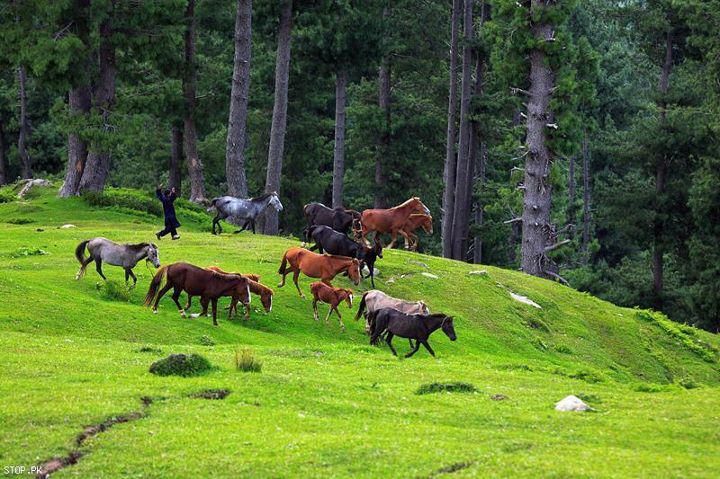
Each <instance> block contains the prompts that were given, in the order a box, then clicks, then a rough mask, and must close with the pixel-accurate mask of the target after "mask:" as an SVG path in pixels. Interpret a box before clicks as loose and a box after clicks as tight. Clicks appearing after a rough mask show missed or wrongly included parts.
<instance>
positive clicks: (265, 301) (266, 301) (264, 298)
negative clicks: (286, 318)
mask: <svg viewBox="0 0 720 479" xmlns="http://www.w3.org/2000/svg"><path fill="white" fill-rule="evenodd" d="M272 297H273V290H272V289H270V288H267V289H266V290H263V292H262V293H261V294H260V302H261V303H262V305H263V308H265V312H266V313H269V312H270V311H272Z"/></svg>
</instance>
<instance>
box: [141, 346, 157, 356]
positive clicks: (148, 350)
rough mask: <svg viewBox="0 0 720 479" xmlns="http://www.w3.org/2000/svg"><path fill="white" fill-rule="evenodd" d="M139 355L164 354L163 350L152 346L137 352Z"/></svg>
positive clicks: (144, 347)
mask: <svg viewBox="0 0 720 479" xmlns="http://www.w3.org/2000/svg"><path fill="white" fill-rule="evenodd" d="M135 352H137V353H153V354H162V352H163V351H162V349H160V348H154V347H152V346H143V347H141V348H140V349H138V350H136V351H135Z"/></svg>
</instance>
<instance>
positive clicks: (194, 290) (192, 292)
mask: <svg viewBox="0 0 720 479" xmlns="http://www.w3.org/2000/svg"><path fill="white" fill-rule="evenodd" d="M164 278H165V279H166V282H165V286H163V287H162V289H160V284H161V283H162V281H163V279H164ZM238 287H240V288H245V290H246V293H247V298H248V299H249V297H250V290H249V284H248V280H247V278H243V277H242V276H239V275H236V274H222V273H217V272H215V271H208V270H206V269H203V268H200V267H199V266H195V265H192V264H188V263H173V264H170V265H167V266H163V267H162V268H160V269H159V270H158V272H157V273H155V277H154V278H153V280H152V282H151V283H150V288H149V289H148V292H147V295H146V296H145V302H144V304H145V306H150V305H151V304H152V305H153V313H157V309H158V303H159V302H160V299H161V298H162V297H163V296H164V295H165V293H167V292H168V291H169V290H170V288H173V294H172V299H173V301H175V304H176V305H177V308H178V311H179V312H180V315H181V316H183V317H185V310H184V309H183V308H182V306H180V302H179V301H178V299H179V298H180V293H182V292H183V291H185V292H186V293H187V294H188V297H189V296H200V297H201V300H200V301H201V303H202V302H206V301H208V300H209V301H211V302H212V317H213V325H215V326H217V325H218V323H217V302H218V298H220V297H221V296H232V295H233V294H234V293H235V291H236V290H237V288H238ZM248 302H249V301H248ZM205 304H207V303H205ZM205 312H206V313H207V306H206V309H205Z"/></svg>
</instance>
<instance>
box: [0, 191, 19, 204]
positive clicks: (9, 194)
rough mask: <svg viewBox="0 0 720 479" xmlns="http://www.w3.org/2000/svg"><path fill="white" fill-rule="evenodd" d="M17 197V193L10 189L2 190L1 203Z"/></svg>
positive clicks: (0, 192)
mask: <svg viewBox="0 0 720 479" xmlns="http://www.w3.org/2000/svg"><path fill="white" fill-rule="evenodd" d="M16 199H17V196H16V195H15V193H13V192H12V191H10V190H7V189H6V190H0V203H10V202H13V201H15V200H16Z"/></svg>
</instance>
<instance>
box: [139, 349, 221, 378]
mask: <svg viewBox="0 0 720 479" xmlns="http://www.w3.org/2000/svg"><path fill="white" fill-rule="evenodd" d="M211 369H212V365H211V364H210V361H208V360H207V359H206V358H204V357H203V356H200V355H199V354H171V355H170V356H168V357H166V358H164V359H160V360H158V361H155V362H154V363H152V364H151V365H150V372H151V373H152V374H155V375H157V376H183V377H189V376H198V375H201V374H205V373H207V372H208V371H210V370H211Z"/></svg>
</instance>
